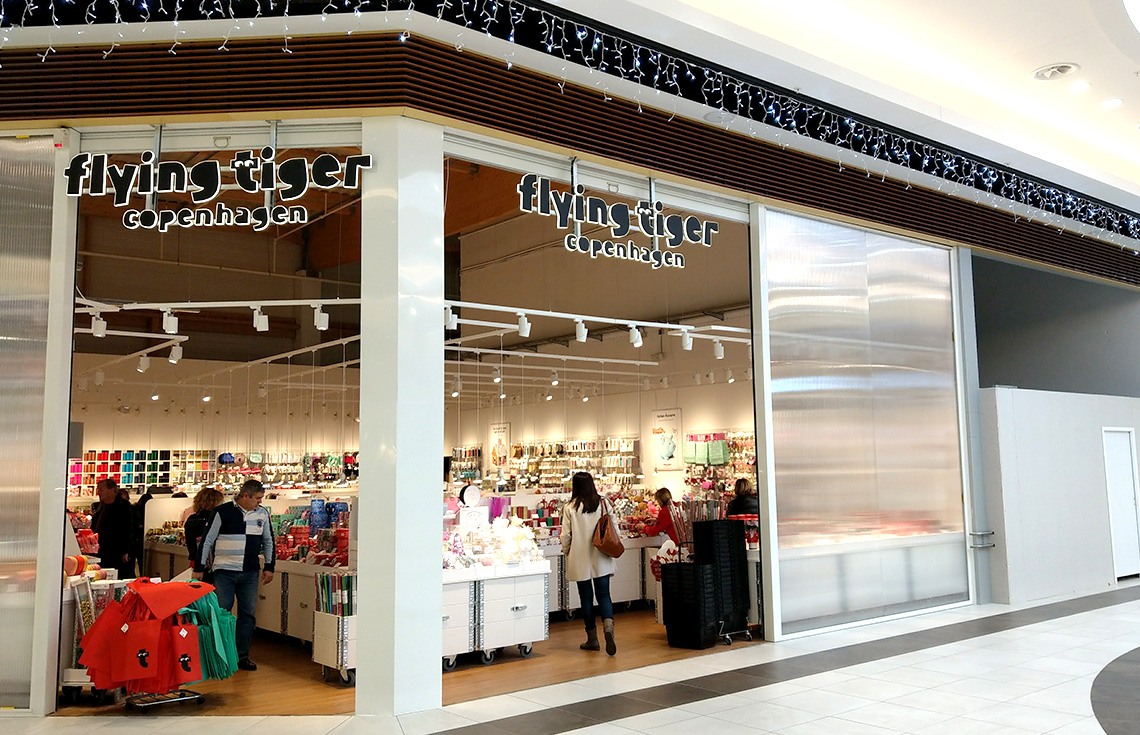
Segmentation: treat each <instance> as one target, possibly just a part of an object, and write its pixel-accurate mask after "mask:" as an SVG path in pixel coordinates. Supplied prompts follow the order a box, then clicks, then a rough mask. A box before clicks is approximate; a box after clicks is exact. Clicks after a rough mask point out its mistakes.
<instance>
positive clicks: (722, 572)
mask: <svg viewBox="0 0 1140 735" xmlns="http://www.w3.org/2000/svg"><path fill="white" fill-rule="evenodd" d="M693 561H694V562H696V563H697V564H712V565H713V566H714V567H715V569H716V573H715V575H714V577H713V587H714V593H713V594H714V596H715V601H716V616H717V620H718V621H719V622H720V629H719V631H718V633H719V634H720V635H725V634H729V633H742V632H744V631H746V630H747V629H748V607H749V605H750V604H751V600H750V598H749V595H748V552H747V549H746V548H745V542H744V522H743V521H699V522H697V523H694V524H693Z"/></svg>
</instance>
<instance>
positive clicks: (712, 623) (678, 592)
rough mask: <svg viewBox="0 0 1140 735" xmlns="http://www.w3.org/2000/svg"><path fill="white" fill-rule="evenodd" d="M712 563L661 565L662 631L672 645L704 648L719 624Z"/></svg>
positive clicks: (714, 637)
mask: <svg viewBox="0 0 1140 735" xmlns="http://www.w3.org/2000/svg"><path fill="white" fill-rule="evenodd" d="M715 580H716V570H715V568H714V566H713V565H712V564H662V565H661V597H662V603H663V605H664V607H665V609H664V611H663V614H664V620H665V634H666V636H667V637H668V639H669V645H670V646H672V647H673V648H708V647H709V646H711V645H713V644H714V643H716V638H717V631H718V628H719V627H720V624H719V620H718V618H717V614H716V581H715Z"/></svg>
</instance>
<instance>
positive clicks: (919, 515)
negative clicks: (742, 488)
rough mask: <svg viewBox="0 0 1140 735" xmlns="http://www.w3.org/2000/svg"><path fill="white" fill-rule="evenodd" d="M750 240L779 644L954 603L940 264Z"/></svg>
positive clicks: (949, 409)
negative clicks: (763, 262) (763, 332)
mask: <svg viewBox="0 0 1140 735" xmlns="http://www.w3.org/2000/svg"><path fill="white" fill-rule="evenodd" d="M766 229H767V240H766V244H767V253H768V281H769V289H770V290H769V314H770V316H769V318H770V325H771V362H772V412H773V413H772V420H773V429H774V437H773V450H774V457H775V466H776V506H777V521H778V528H779V545H780V591H781V607H782V611H783V613H782V614H783V630H784V632H787V633H793V632H797V631H801V630H810V629H813V628H819V627H824V626H827V625H834V624H838V623H843V622H851V621H855V620H863V619H867V618H872V617H878V616H882V615H887V614H893V613H897V612H904V611H907V610H914V609H920V608H923V607H929V606H933V605H938V604H944V603H947V602H952V601H959V600H965V599H968V587H967V572H966V544H965V535H964V533H963V506H962V473H961V462H960V446H959V433H958V410H957V405H958V404H957V383H956V373H955V369H956V368H955V360H954V343H953V297H952V294H953V290H952V284H951V270H950V253H949V252H948V251H947V250H944V249H942V248H936V247H931V246H926V245H921V244H918V243H914V242H910V241H907V240H902V239H899V238H893V237H888V236H884V235H879V234H874V233H868V232H864V231H862V230H857V229H854V228H849V227H843V226H839V225H835V224H830V223H825V222H819V221H816V220H811V219H807V218H803V217H795V216H792V215H787V214H782V213H779V212H769V213H768V214H767V228H766Z"/></svg>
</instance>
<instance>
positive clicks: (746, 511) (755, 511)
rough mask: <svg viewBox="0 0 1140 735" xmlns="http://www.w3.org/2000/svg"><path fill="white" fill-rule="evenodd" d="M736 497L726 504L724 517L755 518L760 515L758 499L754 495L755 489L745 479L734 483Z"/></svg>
mask: <svg viewBox="0 0 1140 735" xmlns="http://www.w3.org/2000/svg"><path fill="white" fill-rule="evenodd" d="M735 495H736V497H735V498H733V499H732V501H731V502H729V504H728V510H727V512H726V513H725V515H730V516H755V515H760V498H759V497H757V495H756V488H755V487H754V486H753V485H752V481H751V480H749V479H748V478H747V477H741V478H740V479H738V480H737V481H736V488H735Z"/></svg>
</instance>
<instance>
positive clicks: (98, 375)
mask: <svg viewBox="0 0 1140 735" xmlns="http://www.w3.org/2000/svg"><path fill="white" fill-rule="evenodd" d="M103 378H104V375H103V371H102V370H96V371H95V385H103Z"/></svg>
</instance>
